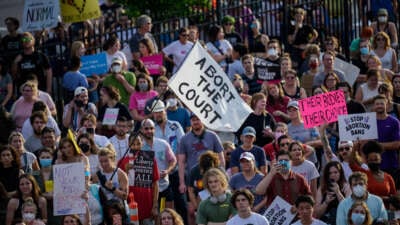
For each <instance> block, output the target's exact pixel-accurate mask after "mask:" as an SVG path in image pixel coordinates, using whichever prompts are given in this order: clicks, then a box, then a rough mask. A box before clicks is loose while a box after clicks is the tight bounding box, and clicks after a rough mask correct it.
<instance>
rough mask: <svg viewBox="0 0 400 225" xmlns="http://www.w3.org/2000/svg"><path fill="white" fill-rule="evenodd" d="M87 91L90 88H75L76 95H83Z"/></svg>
mask: <svg viewBox="0 0 400 225" xmlns="http://www.w3.org/2000/svg"><path fill="white" fill-rule="evenodd" d="M87 92H88V90H87V89H86V88H85V87H77V88H75V91H74V96H78V95H81V94H83V93H87Z"/></svg>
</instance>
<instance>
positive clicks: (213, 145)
mask: <svg viewBox="0 0 400 225" xmlns="http://www.w3.org/2000/svg"><path fill="white" fill-rule="evenodd" d="M245 8H246V14H248V15H247V16H246V20H243V18H235V17H233V16H231V15H226V16H224V18H223V19H222V21H221V22H222V24H221V25H213V26H212V27H210V28H209V29H208V30H204V31H201V30H199V27H197V26H196V25H190V26H188V27H180V28H179V29H177V35H176V40H174V41H171V42H170V43H168V44H166V45H163V46H160V45H158V43H157V42H156V39H155V38H154V36H153V35H152V19H151V18H150V17H149V16H147V15H141V16H139V17H138V18H136V20H135V24H136V27H135V30H129V29H128V27H130V26H126V25H127V23H129V22H128V21H130V20H129V18H128V16H127V15H126V14H125V13H124V12H123V10H122V6H121V5H119V4H116V3H113V2H112V1H111V0H107V1H105V3H103V4H102V5H101V10H102V13H103V17H102V19H100V20H94V22H96V23H100V26H99V27H101V29H103V30H106V31H109V32H110V34H109V35H107V36H106V37H104V40H103V39H101V38H100V40H88V39H86V38H83V39H82V37H84V36H85V32H96V31H93V30H91V29H90V28H91V23H93V21H86V22H81V23H74V24H71V25H69V27H68V28H67V27H66V25H64V24H62V23H60V24H59V26H57V27H56V28H54V29H52V30H51V31H46V32H48V33H47V34H45V33H43V32H44V31H42V32H41V33H40V35H38V33H33V34H32V33H29V32H23V33H20V31H19V29H18V28H19V21H18V20H17V19H16V18H13V17H9V18H6V20H5V23H6V25H7V29H8V32H9V33H8V35H7V36H5V37H3V38H2V39H1V49H2V53H3V56H2V58H1V59H0V103H1V107H0V124H1V126H2V127H3V128H2V129H0V143H1V146H0V205H1V208H0V224H5V225H42V224H49V225H57V224H60V225H70V224H74V225H77V224H81V225H82V224H83V225H100V224H102V225H119V224H122V225H125V224H130V223H131V224H137V223H136V222H135V221H130V220H131V218H133V217H131V216H130V214H131V213H132V212H130V205H131V203H132V200H133V198H131V196H132V195H131V194H132V193H133V194H134V199H135V201H136V202H137V205H138V220H139V223H140V224H143V225H149V224H162V225H167V224H168V225H171V224H173V225H174V224H175V225H183V224H188V225H195V224H200V225H201V224H228V225H243V224H258V225H265V224H269V221H268V219H267V218H266V217H265V216H263V214H264V213H265V212H266V211H267V209H268V207H269V206H270V205H271V204H272V202H273V201H274V200H275V198H276V197H277V196H279V197H281V198H282V199H283V200H285V201H286V202H287V203H288V204H290V205H291V208H290V212H291V213H292V214H295V217H294V219H293V221H291V222H292V223H293V224H296V225H306V224H307V225H309V224H312V225H319V224H330V225H332V224H337V225H347V224H348V225H372V224H390V225H395V224H399V223H400V195H399V193H400V192H399V190H400V179H399V175H400V158H399V152H398V151H399V149H400V122H399V119H400V106H399V105H400V75H399V74H398V70H399V67H398V64H397V53H396V51H397V47H398V45H397V44H398V43H397V42H398V37H397V33H398V32H397V30H396V26H395V24H394V23H393V22H391V21H390V15H392V14H393V12H391V11H390V10H391V8H386V9H385V8H381V9H379V10H377V11H376V12H375V13H376V21H375V22H373V23H372V24H371V26H366V27H363V28H362V31H361V35H360V37H358V38H356V39H355V40H353V42H352V43H351V46H342V45H341V44H340V39H338V38H337V37H334V36H327V37H324V39H321V38H320V36H319V33H318V31H317V30H316V29H314V28H313V26H312V25H309V24H306V23H305V16H306V13H307V11H306V10H305V9H303V8H295V9H294V10H293V18H292V19H293V20H292V21H291V23H290V24H288V25H287V26H289V35H288V37H286V38H287V40H285V43H288V45H287V46H283V43H282V42H281V41H280V40H278V39H275V38H272V36H273V35H271V34H269V33H268V32H265V31H262V30H261V27H262V26H261V25H262V23H264V22H266V21H263V20H262V19H257V18H256V17H254V16H249V15H251V9H250V8H248V7H245ZM237 20H241V25H242V28H243V27H245V28H246V30H247V31H248V32H245V33H246V34H243V32H240V33H239V32H236V31H235V25H236V24H237V22H238V21H237ZM124 22H125V23H124ZM117 28H119V29H122V31H124V32H115V33H113V30H115V29H117ZM123 29H125V30H123ZM200 32H204V33H207V34H208V39H207V40H199V33H200ZM50 33H51V34H52V35H50ZM46 35H47V38H43V36H46ZM121 35H123V37H122V36H121ZM51 36H52V37H51ZM67 36H68V38H69V40H72V44H71V45H68V44H67V41H66V42H65V46H64V47H65V48H64V49H62V52H61V54H64V55H65V56H66V60H65V61H63V63H62V66H61V67H62V68H54V64H53V63H54V62H53V61H52V60H50V59H49V57H48V55H49V54H50V52H51V51H59V49H58V48H57V49H56V48H55V49H52V48H50V47H48V48H44V51H41V50H38V48H37V46H46V45H45V44H44V43H47V42H48V43H51V42H55V41H60V40H61V41H62V40H66V39H64V38H67ZM50 37H51V38H50ZM122 40H127V41H122ZM96 41H100V42H102V43H103V44H104V46H103V47H104V48H103V52H104V53H105V54H106V57H107V72H106V73H104V74H83V73H82V72H81V71H80V69H81V66H82V63H81V58H80V57H81V56H84V55H88V54H92V53H93V52H91V51H90V49H91V46H92V44H93V42H96ZM196 42H199V43H201V45H202V46H203V47H204V48H205V49H206V50H207V51H208V53H209V54H210V55H211V57H212V58H213V59H214V60H215V61H216V62H217V63H218V64H219V65H220V66H221V68H222V69H223V70H224V71H225V72H226V74H227V76H228V78H229V79H230V80H231V81H232V85H233V87H234V88H235V89H236V91H237V92H238V93H239V95H240V96H241V97H242V99H243V101H244V102H246V103H247V104H248V105H249V106H250V107H251V109H252V110H253V111H252V113H251V114H250V115H249V116H248V117H247V118H246V119H245V121H244V123H243V124H242V126H241V127H240V129H239V130H238V131H237V132H220V131H219V132H217V131H213V130H210V129H208V128H207V127H206V126H205V125H204V124H203V122H202V121H201V116H200V115H196V114H194V113H193V112H191V111H190V110H189V109H188V108H187V107H186V106H185V102H182V101H181V100H180V99H178V98H177V96H176V95H175V93H174V92H173V91H172V90H171V89H169V87H168V81H169V78H170V77H171V76H172V75H173V74H174V73H175V72H176V71H177V70H178V69H179V67H180V65H181V64H182V63H183V61H184V59H185V57H186V56H187V54H188V53H189V52H190V50H191V48H192V46H193V45H194V44H195V43H196ZM344 48H349V49H350V53H351V61H350V63H351V64H353V65H354V66H356V67H358V68H359V69H360V72H359V74H358V76H357V77H356V79H355V81H354V83H353V82H351V83H349V82H350V80H351V79H349V74H347V73H348V71H342V70H341V67H339V66H338V62H337V61H339V60H342V61H346V58H345V57H344V55H343V53H342V50H343V49H344ZM59 53H60V52H59ZM157 54H160V55H161V56H162V58H163V60H164V64H163V65H160V66H159V67H158V68H157V72H153V73H150V72H149V70H150V68H147V67H146V66H145V64H144V63H143V61H142V59H143V57H148V56H154V55H157ZM152 69H154V68H152ZM55 71H57V72H59V71H62V73H63V74H62V75H63V79H62V87H60V88H62V90H63V91H62V92H63V100H64V102H65V103H66V104H65V105H64V107H63V108H62V111H59V109H58V108H57V107H56V104H55V103H54V101H53V98H52V97H53V96H54V95H53V92H54V91H58V90H54V85H53V84H52V82H53V80H54V79H53V73H54V72H55ZM194 75H195V74H188V79H190V76H194ZM336 90H341V91H342V92H343V94H344V97H345V101H346V105H347V112H348V114H356V113H365V112H375V113H376V120H377V132H378V139H376V140H357V141H344V140H340V138H339V131H338V130H339V128H338V123H336V122H334V123H327V122H325V123H323V124H322V125H319V126H316V127H313V128H305V125H304V121H303V118H302V115H301V113H300V107H299V100H301V99H305V98H307V97H310V96H315V95H320V94H324V93H328V92H330V91H336ZM230 110H235V109H234V108H232V109H229V110H228V112H227V113H226V115H223V116H229V111H230ZM71 131H72V132H71ZM68 133H72V135H67V134H68ZM139 156H140V157H139ZM146 157H149V158H148V159H149V160H150V165H151V166H150V168H149V170H150V173H149V174H148V176H149V180H148V183H146V185H139V183H140V184H142V183H143V180H140V179H141V178H140V176H137V174H136V176H135V170H136V169H137V168H138V166H140V165H138V162H139V158H140V159H142V158H146ZM71 163H81V164H82V165H83V168H84V169H83V171H82V174H84V177H85V191H84V192H83V193H75V194H77V195H79V196H80V197H81V198H82V199H83V200H84V202H85V209H84V211H85V213H82V214H79V215H78V214H68V215H62V216H59V215H54V207H53V206H54V204H53V198H54V197H55V196H54V193H53V192H54V190H53V188H52V185H51V184H52V182H53V180H54V177H53V173H54V171H53V168H55V167H56V166H57V165H65V164H71ZM136 172H139V170H137V171H136ZM132 197H133V196H132Z"/></svg>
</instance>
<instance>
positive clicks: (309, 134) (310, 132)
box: [288, 122, 319, 143]
mask: <svg viewBox="0 0 400 225" xmlns="http://www.w3.org/2000/svg"><path fill="white" fill-rule="evenodd" d="M288 134H289V136H290V137H292V139H293V140H296V141H300V142H302V143H306V142H308V141H312V140H316V139H318V138H319V133H318V130H317V129H316V128H315V127H313V128H305V127H304V123H303V122H302V123H301V124H300V125H293V124H292V123H289V124H288Z"/></svg>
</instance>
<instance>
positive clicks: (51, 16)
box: [22, 0, 60, 31]
mask: <svg viewBox="0 0 400 225" xmlns="http://www.w3.org/2000/svg"><path fill="white" fill-rule="evenodd" d="M58 15H60V4H59V1H54V0H25V5H24V14H23V16H24V17H23V19H22V30H24V31H39V30H43V29H45V28H52V27H56V26H57V23H58Z"/></svg>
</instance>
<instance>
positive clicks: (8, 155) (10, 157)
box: [0, 145, 24, 197]
mask: <svg viewBox="0 0 400 225" xmlns="http://www.w3.org/2000/svg"><path fill="white" fill-rule="evenodd" d="M20 168H21V161H20V157H19V154H18V153H17V150H15V148H14V147H12V146H10V145H5V146H1V147H0V172H1V174H2V175H1V176H0V182H1V183H2V184H3V185H4V187H5V189H6V191H7V193H8V195H9V196H10V197H11V196H13V195H14V194H15V192H16V191H17V189H18V177H19V176H20V175H21V174H23V173H24V171H23V170H21V169H20Z"/></svg>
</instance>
